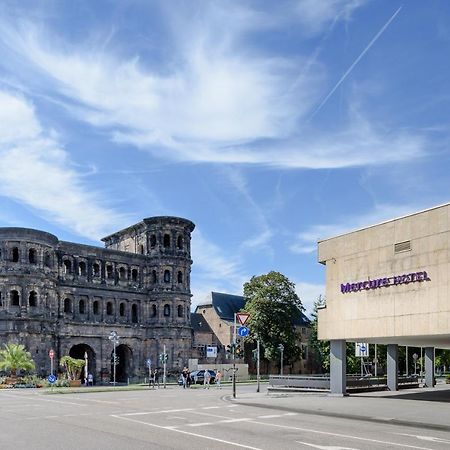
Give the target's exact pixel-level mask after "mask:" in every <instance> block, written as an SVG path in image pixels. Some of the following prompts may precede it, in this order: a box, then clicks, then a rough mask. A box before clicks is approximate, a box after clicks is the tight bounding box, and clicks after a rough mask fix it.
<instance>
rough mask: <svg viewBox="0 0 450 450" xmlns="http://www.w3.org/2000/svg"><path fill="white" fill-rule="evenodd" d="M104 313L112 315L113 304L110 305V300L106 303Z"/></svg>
mask: <svg viewBox="0 0 450 450" xmlns="http://www.w3.org/2000/svg"><path fill="white" fill-rule="evenodd" d="M106 314H107V315H108V316H112V315H113V305H112V303H111V302H108V303H107V304H106Z"/></svg>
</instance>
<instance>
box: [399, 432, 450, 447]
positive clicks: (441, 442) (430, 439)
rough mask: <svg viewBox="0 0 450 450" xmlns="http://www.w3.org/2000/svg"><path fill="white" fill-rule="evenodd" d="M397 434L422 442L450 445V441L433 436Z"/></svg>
mask: <svg viewBox="0 0 450 450" xmlns="http://www.w3.org/2000/svg"><path fill="white" fill-rule="evenodd" d="M395 434H399V435H400V436H410V437H415V438H417V439H420V440H422V441H428V442H439V443H440V444H450V441H449V440H448V439H442V438H438V437H433V436H422V435H417V434H407V433H395Z"/></svg>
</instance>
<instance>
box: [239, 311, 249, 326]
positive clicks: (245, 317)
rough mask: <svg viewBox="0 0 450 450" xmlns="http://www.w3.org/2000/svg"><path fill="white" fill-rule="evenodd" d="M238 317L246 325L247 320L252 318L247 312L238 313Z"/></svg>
mask: <svg viewBox="0 0 450 450" xmlns="http://www.w3.org/2000/svg"><path fill="white" fill-rule="evenodd" d="M236 319H237V320H238V321H239V323H240V324H241V325H242V326H244V325H245V324H246V322H247V320H248V319H250V314H249V313H246V312H241V313H236Z"/></svg>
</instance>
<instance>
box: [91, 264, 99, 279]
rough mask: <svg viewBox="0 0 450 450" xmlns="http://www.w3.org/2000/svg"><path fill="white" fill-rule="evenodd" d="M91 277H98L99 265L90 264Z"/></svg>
mask: <svg viewBox="0 0 450 450" xmlns="http://www.w3.org/2000/svg"><path fill="white" fill-rule="evenodd" d="M92 275H94V277H98V276H100V264H98V263H94V264H92Z"/></svg>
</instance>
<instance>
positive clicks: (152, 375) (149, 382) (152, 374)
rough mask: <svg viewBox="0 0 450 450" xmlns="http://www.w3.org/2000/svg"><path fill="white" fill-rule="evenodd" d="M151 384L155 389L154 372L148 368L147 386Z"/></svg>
mask: <svg viewBox="0 0 450 450" xmlns="http://www.w3.org/2000/svg"><path fill="white" fill-rule="evenodd" d="M150 386H153V389H155V372H154V371H152V370H150V373H149V376H148V387H150Z"/></svg>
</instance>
